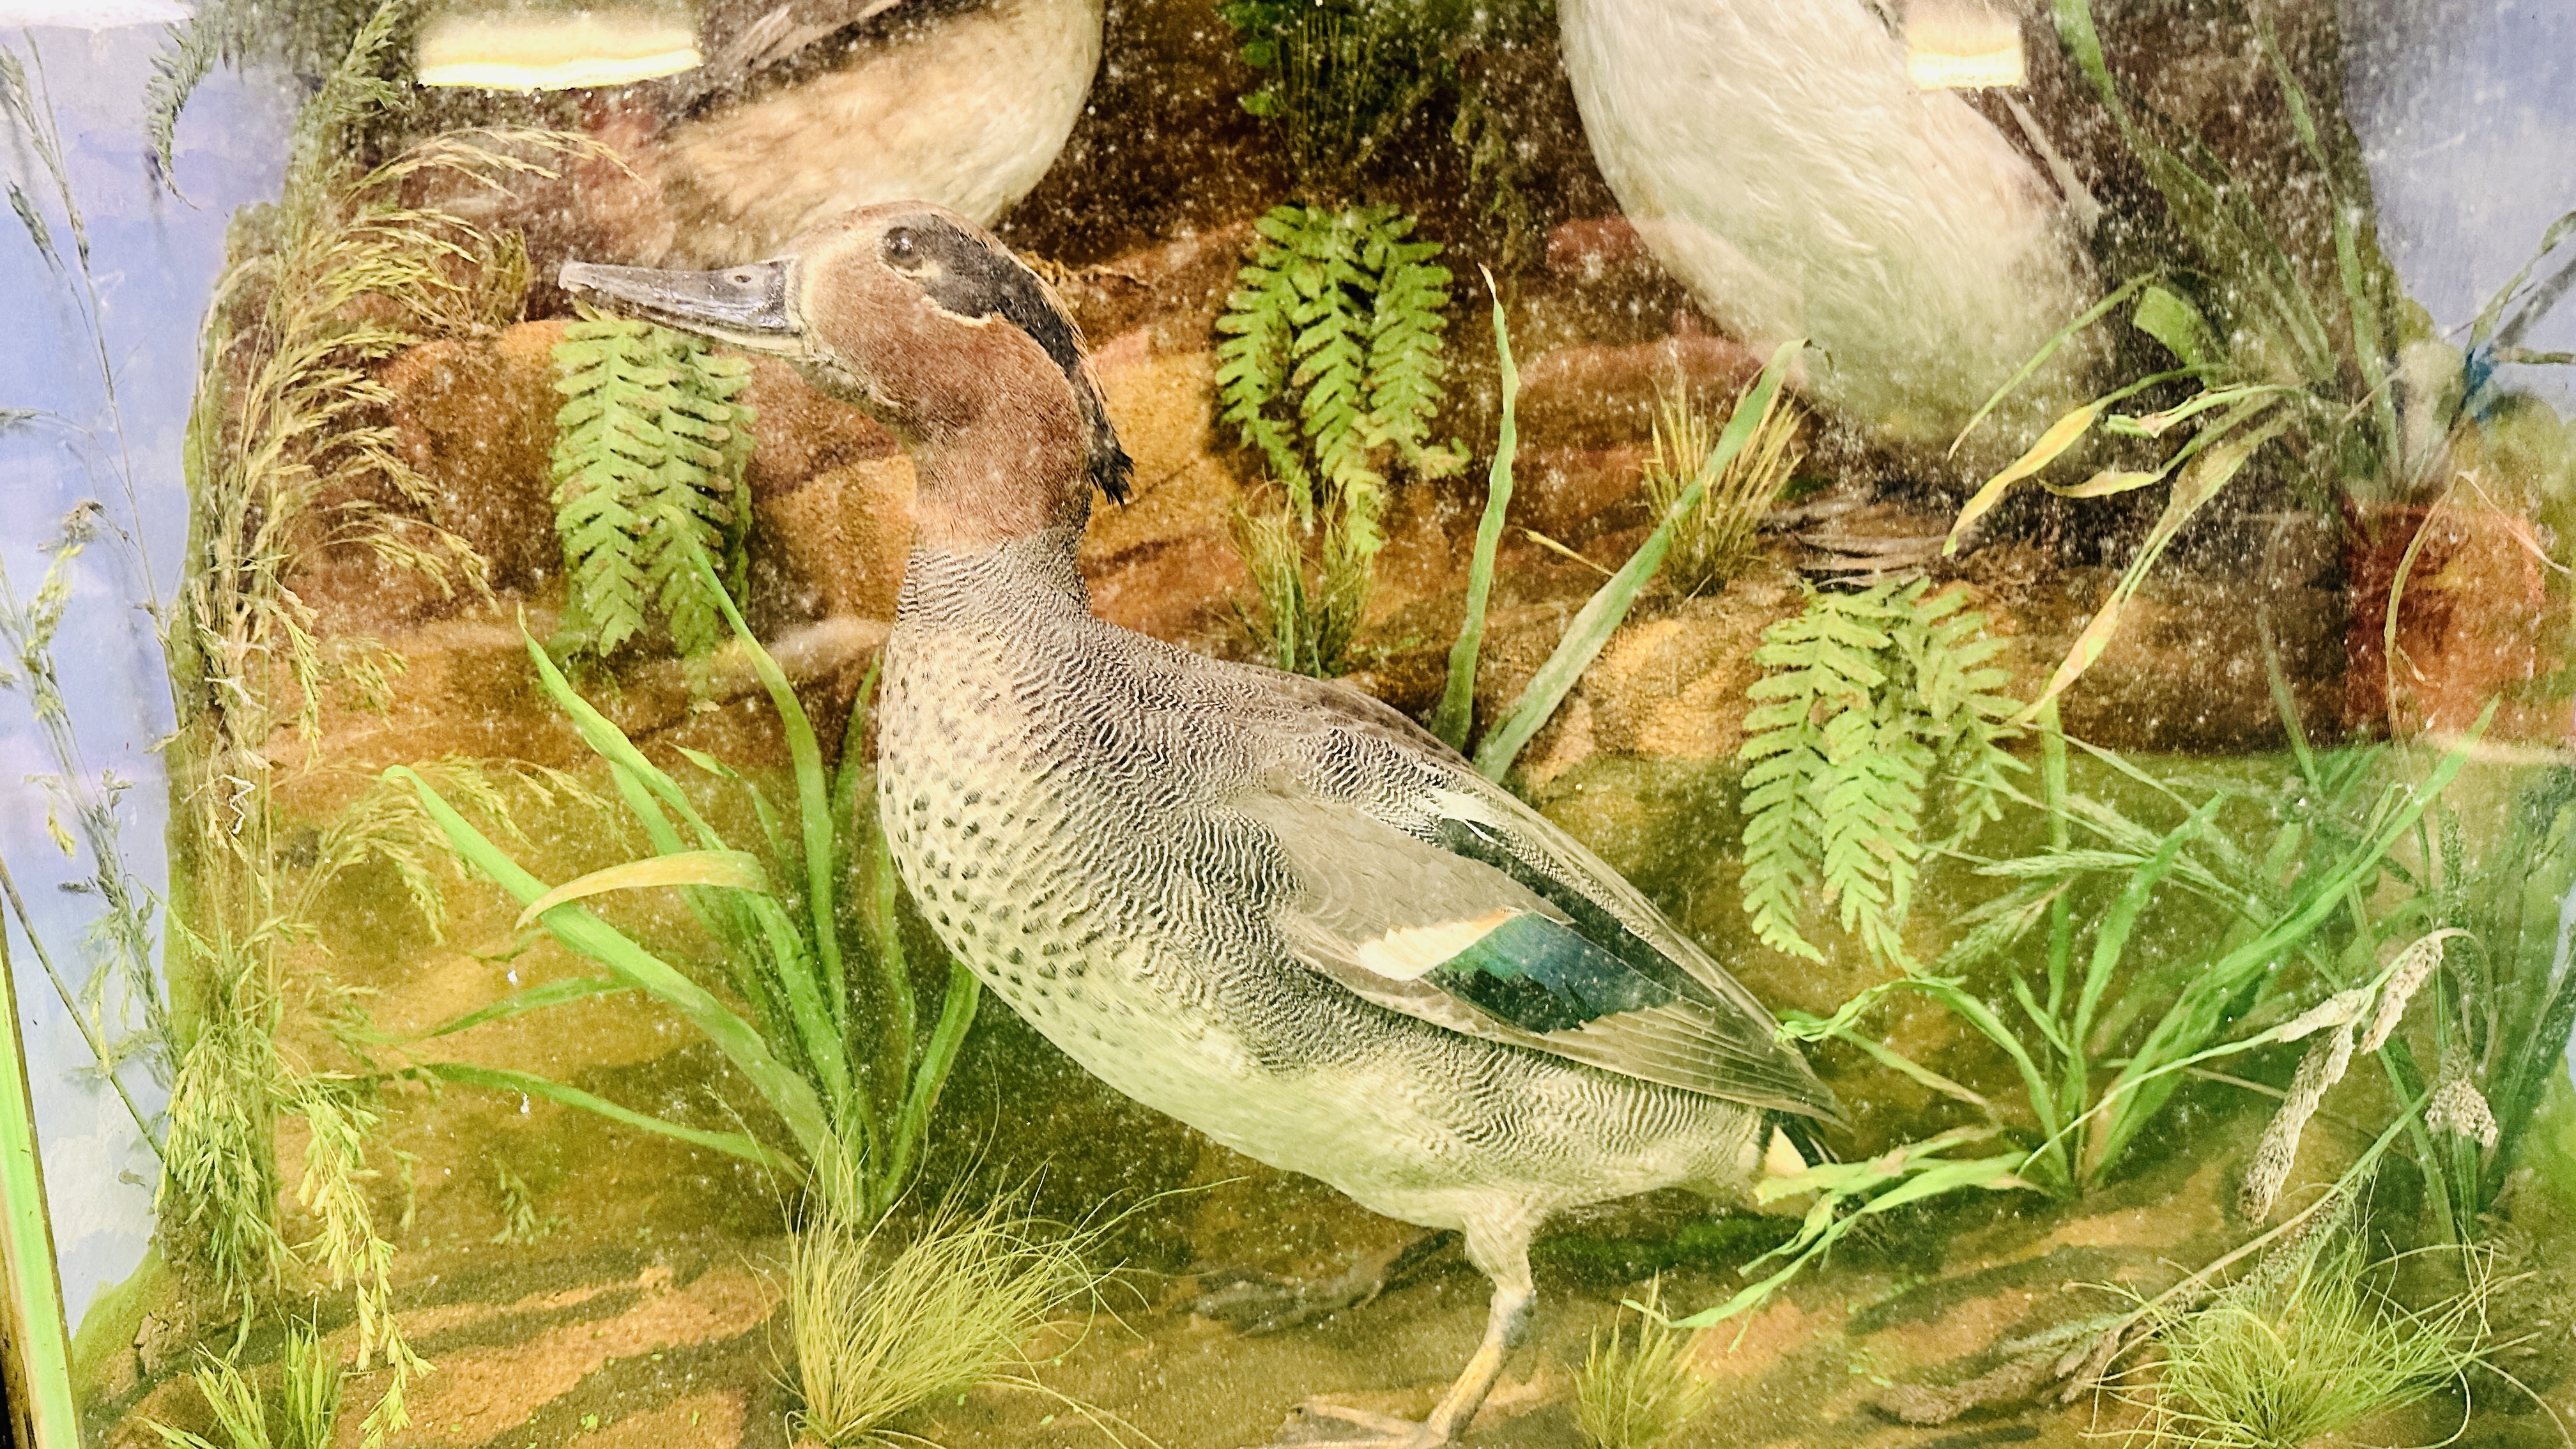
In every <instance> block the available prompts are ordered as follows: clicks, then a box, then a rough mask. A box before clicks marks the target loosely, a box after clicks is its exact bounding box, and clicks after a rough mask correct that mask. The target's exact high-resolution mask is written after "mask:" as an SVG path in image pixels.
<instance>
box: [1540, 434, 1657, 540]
mask: <svg viewBox="0 0 2576 1449" xmlns="http://www.w3.org/2000/svg"><path fill="white" fill-rule="evenodd" d="M1647 456H1648V450H1647V449H1646V448H1644V447H1642V446H1637V445H1633V444H1631V445H1626V446H1619V447H1601V448H1524V449H1522V450H1521V453H1520V456H1519V458H1517V459H1516V460H1515V461H1514V463H1513V467H1512V507H1511V522H1512V525H1513V526H1514V527H1516V528H1533V529H1536V530H1538V531H1539V532H1540V533H1543V534H1546V535H1547V536H1548V537H1550V538H1553V539H1555V540H1556V541H1557V542H1559V543H1567V544H1571V543H1575V542H1578V541H1580V540H1582V539H1583V538H1585V537H1586V536H1588V534H1589V533H1590V531H1591V529H1592V526H1593V522H1594V520H1595V519H1597V518H1600V517H1602V515H1604V514H1612V515H1614V517H1613V519H1611V520H1610V521H1612V522H1614V523H1615V525H1616V526H1618V527H1623V528H1627V527H1635V526H1637V525H1639V524H1642V523H1645V522H1646V521H1647V519H1646V509H1645V495H1644V493H1643V492H1642V491H1641V490H1640V487H1639V485H1638V481H1637V479H1638V474H1639V473H1640V472H1641V471H1642V470H1643V469H1644V468H1645V466H1646V458H1647Z"/></svg>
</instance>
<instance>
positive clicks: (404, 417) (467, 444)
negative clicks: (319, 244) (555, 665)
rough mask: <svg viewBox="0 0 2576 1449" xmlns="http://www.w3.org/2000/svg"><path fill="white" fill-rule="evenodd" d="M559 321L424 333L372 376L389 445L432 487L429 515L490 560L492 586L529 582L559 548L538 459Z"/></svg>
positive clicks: (550, 425)
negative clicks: (389, 407)
mask: <svg viewBox="0 0 2576 1449" xmlns="http://www.w3.org/2000/svg"><path fill="white" fill-rule="evenodd" d="M563 329H564V324H563V323H562V322H560V321H557V322H529V323H523V324H521V325H520V326H517V327H512V328H508V329H506V330H504V331H503V332H501V333H500V334H499V335H498V336H495V337H489V338H453V339H448V340H444V341H438V342H424V343H422V344H421V345H420V346H418V347H414V348H410V349H408V350H406V351H404V352H402V353H400V354H398V355H396V356H395V357H394V359H393V360H392V361H391V362H389V363H387V364H386V365H385V369H384V373H383V375H382V378H381V380H382V381H383V383H384V385H385V386H386V387H387V388H388V389H389V390H391V391H392V393H393V395H394V399H395V401H394V406H393V426H394V437H395V440H396V443H397V445H398V446H399V447H401V449H402V450H403V454H404V457H405V459H406V460H407V461H408V462H410V464H411V465H412V467H413V468H414V469H416V470H418V471H419V473H420V474H421V476H422V477H424V478H426V479H428V480H429V482H430V484H431V485H432V486H433V487H434V488H436V489H437V490H438V497H439V503H438V508H437V511H436V517H437V521H438V522H439V523H440V524H442V525H443V526H445V527H447V528H450V529H453V530H455V531H456V532H457V533H458V534H459V535H461V536H463V537H464V538H465V540H466V541H467V542H469V543H471V544H473V545H474V547H475V549H476V551H478V552H480V553H481V554H482V555H483V556H484V557H485V558H486V559H488V560H490V561H491V564H492V586H493V587H494V588H495V589H525V588H527V587H530V586H531V585H533V584H534V583H535V582H536V580H537V579H538V577H539V576H540V575H543V574H547V573H551V572H553V571H554V569H555V567H556V563H557V560H558V559H559V558H560V557H561V552H560V550H559V549H558V547H557V546H556V543H555V531H554V503H553V500H552V494H553V491H554V490H553V485H552V483H551V481H550V479H549V476H548V469H547V460H548V456H549V454H550V453H551V452H552V451H553V448H554V442H555V409H556V407H557V406H558V405H559V403H560V402H561V399H560V398H558V397H557V396H556V395H555V390H554V363H553V358H552V352H553V349H554V345H555V343H556V342H558V341H560V340H561V339H562V337H563Z"/></svg>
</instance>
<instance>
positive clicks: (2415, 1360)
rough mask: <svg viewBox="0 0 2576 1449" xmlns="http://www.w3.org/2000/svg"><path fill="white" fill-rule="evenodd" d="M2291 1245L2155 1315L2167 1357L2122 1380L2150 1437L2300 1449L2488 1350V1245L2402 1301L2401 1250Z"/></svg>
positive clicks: (2196, 1444) (2343, 1240) (2250, 1448)
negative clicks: (2209, 1294) (2427, 1289)
mask: <svg viewBox="0 0 2576 1449" xmlns="http://www.w3.org/2000/svg"><path fill="white" fill-rule="evenodd" d="M2320 1236H2323V1235H2320ZM2291 1257H2292V1261H2291V1262H2290V1263H2288V1264H2280V1263H2272V1264H2266V1265H2264V1266H2262V1267H2259V1268H2257V1269H2256V1270H2255V1271H2254V1272H2252V1273H2249V1274H2247V1275H2246V1276H2245V1277H2244V1278H2242V1279H2240V1280H2238V1281H2237V1282H2235V1283H2232V1284H2230V1285H2229V1286H2227V1287H2226V1288H2224V1289H2222V1290H2220V1291H2219V1293H2218V1294H2217V1296H2216V1297H2214V1298H2212V1299H2211V1300H2209V1301H2208V1302H2207V1303H2205V1304H2202V1305H2200V1306H2198V1307H2194V1308H2184V1307H2176V1308H2172V1309H2167V1310H2162V1311H2160V1312H2159V1313H2158V1314H2157V1315H2155V1316H2154V1318H2153V1319H2152V1322H2153V1323H2154V1324H2155V1331H2156V1336H2157V1339H2158V1342H2159V1344H2160V1346H2161V1348H2162V1362H2161V1364H2160V1365H2159V1366H2158V1369H2157V1372H2156V1373H2155V1374H2154V1376H2153V1379H2152V1382H2148V1383H2141V1384H2137V1385H2134V1386H2131V1387H2127V1388H2124V1389H2122V1390H2121V1391H2120V1392H2121V1397H2122V1398H2123V1399H2125V1400H2127V1401H2128V1402H2130V1403H2133V1404H2136V1405H2138V1406H2139V1407H2141V1408H2144V1409H2145V1410H2146V1411H2147V1415H2148V1420H2147V1426H2146V1431H2145V1432H2146V1433H2147V1435H2148V1438H2149V1442H2150V1443H2151V1444H2153V1445H2155V1446H2156V1449H2168V1446H2171V1449H2298V1446H2300V1445H2304V1444H2309V1443H2313V1442H2315V1441H2316V1440H2319V1439H2323V1438H2326V1437H2328V1436H2330V1435H2338V1434H2342V1433H2345V1432H2346V1431H2348V1430H2351V1429H2354V1428H2357V1427H2359V1426H2360V1425H2362V1424H2364V1423H2367V1422H2368V1421H2370V1420H2371V1419H2374V1418H2376V1417H2378V1416H2380V1415H2382V1414H2385V1413H2388V1412H2389V1411H2391V1410H2394V1409H2401V1408H2404V1407H2406V1406H2408V1405H2410V1404H2416V1403H2420V1402H2422V1401H2423V1400H2425V1399H2427V1398H2430V1397H2431V1396H2432V1395H2434V1394H2436V1393H2438V1392H2440V1391H2441V1389H2442V1387H2443V1386H2444V1385H2446V1384H2450V1383H2459V1382H2463V1381H2464V1379H2465V1376H2466V1374H2467V1373H2468V1371H2469V1370H2470V1368H2472V1367H2474V1366H2475V1365H2477V1364H2479V1363H2481V1362H2483V1361H2484V1360H2485V1359H2486V1357H2487V1356H2488V1355H2489V1354H2490V1353H2491V1352H2492V1350H2493V1347H2494V1341H2493V1334H2492V1332H2491V1330H2490V1329H2489V1328H2488V1325H2487V1315H2486V1307H2487V1298H2488V1295H2489V1293H2490V1292H2491V1290H2492V1288H2493V1285H2494V1278H2493V1274H2492V1271H2491V1269H2490V1266H2489V1263H2488V1259H2487V1257H2486V1256H2485V1255H2483V1254H2479V1253H2473V1252H2463V1254H2462V1261H2463V1265H2464V1267H2465V1268H2466V1270H2467V1277H2468V1282H2467V1286H2466V1287H2465V1288H2463V1289H2462V1290H2461V1291H2460V1292H2459V1293H2457V1294H2455V1295H2453V1296H2451V1297H2448V1298H2445V1299H2442V1300H2440V1301H2438V1302H2435V1303H2433V1304H2431V1305H2429V1306H2427V1307H2423V1308H2408V1307H2406V1306H2405V1305H2404V1304H2403V1303H2402V1302H2400V1301H2399V1300H2398V1298H2397V1296H2396V1294H2395V1291H2394V1286H2393V1283H2394V1279H2395V1276H2396V1268H2397V1260H2395V1259H2386V1260H2382V1261H2379V1262H2376V1263H2370V1262H2365V1261H2364V1259H2363V1256H2362V1251H2361V1248H2360V1246H2359V1244H2357V1243H2356V1242H2354V1241H2353V1239H2352V1236H2351V1235H2350V1234H2348V1233H2338V1234H2335V1235H2334V1236H2333V1238H2332V1241H2331V1242H2329V1243H2326V1244H2323V1245H2321V1246H2318V1247H2315V1248H2314V1249H2312V1250H2311V1251H2307V1252H2298V1253H2294V1254H2292V1255H2291ZM2284 1268H2286V1269H2287V1271H2282V1269H2284Z"/></svg>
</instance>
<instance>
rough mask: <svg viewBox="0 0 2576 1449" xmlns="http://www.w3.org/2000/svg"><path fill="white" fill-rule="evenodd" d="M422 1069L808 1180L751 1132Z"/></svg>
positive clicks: (464, 1072) (522, 1084)
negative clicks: (710, 1127) (683, 1121)
mask: <svg viewBox="0 0 2576 1449" xmlns="http://www.w3.org/2000/svg"><path fill="white" fill-rule="evenodd" d="M420 1070H422V1071H424V1072H427V1073H429V1074H430V1075H431V1076H434V1077H439V1078H441V1079H443V1080H446V1081H450V1082H456V1083H460V1084H462V1085H464V1086H468V1087H482V1088H485V1089H487V1090H490V1091H495V1092H517V1093H519V1094H521V1095H523V1096H529V1097H543V1098H544V1099H546V1100H547V1101H549V1102H560V1103H562V1104H563V1105H565V1106H567V1107H578V1108H580V1109H581V1110H582V1111H585V1112H590V1113H594V1114H596V1115H598V1116H601V1117H605V1118H607V1119H608V1120H610V1121H611V1122H622V1123H624V1124H625V1125H627V1126H629V1127H633V1128H636V1129H637V1130H639V1131H644V1132H651V1133H655V1134H658V1135H660V1136H663V1137H673V1138H677V1139H679V1140H680V1141H682V1142H686V1143H688V1144H689V1145H691V1146H693V1147H704V1148H708V1149H710V1150H712V1151H716V1152H722V1153H724V1154H726V1155H728V1156H731V1157H739V1158H741V1159H742V1160H744V1161H745V1162H752V1163H757V1164H759V1165H760V1166H762V1167H765V1168H768V1169H770V1170H771V1171H773V1172H777V1173H781V1174H783V1175H785V1176H786V1177H789V1178H791V1179H802V1178H803V1177H804V1175H805V1169H804V1167H803V1166H802V1165H800V1164H799V1163H797V1162H796V1161H795V1160H794V1159H793V1158H789V1157H785V1156H782V1155H780V1154H778V1153H776V1152H773V1151H771V1150H770V1149H768V1148H766V1147H764V1146H762V1145H761V1144H760V1143H759V1142H758V1141H757V1140H755V1139H754V1138H753V1137H751V1136H750V1134H748V1133H743V1132H709V1131H706V1130H704V1129H702V1128H697V1127H683V1126H681V1125H680V1124H679V1123H677V1122H673V1121H671V1120H670V1119H668V1118H665V1117H656V1116H654V1115H652V1114H651V1113H649V1112H638V1111H635V1110H633V1109H632V1108H628V1107H621V1106H619V1105H617V1104H616V1103H615V1102H612V1101H610V1100H608V1099H607V1098H606V1097H601V1096H597V1095H594V1094H592V1093H589V1092H585V1091H583V1090H581V1089H580V1088H579V1087H568V1086H565V1085H564V1084H563V1083H561V1082H558V1081H556V1080H554V1079H553V1078H552V1077H541V1076H538V1075H537V1074H536V1073H534V1072H514V1071H511V1070H509V1069H507V1068H505V1067H477V1066H469V1065H467V1064H466V1063H464V1062H423V1063H421V1064H420Z"/></svg>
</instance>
